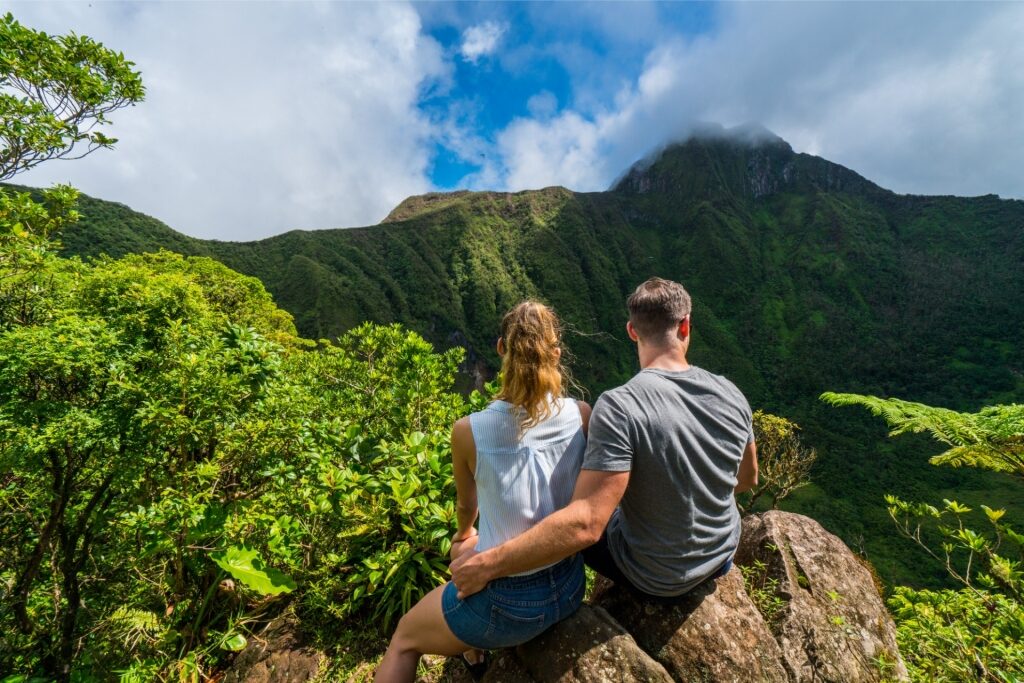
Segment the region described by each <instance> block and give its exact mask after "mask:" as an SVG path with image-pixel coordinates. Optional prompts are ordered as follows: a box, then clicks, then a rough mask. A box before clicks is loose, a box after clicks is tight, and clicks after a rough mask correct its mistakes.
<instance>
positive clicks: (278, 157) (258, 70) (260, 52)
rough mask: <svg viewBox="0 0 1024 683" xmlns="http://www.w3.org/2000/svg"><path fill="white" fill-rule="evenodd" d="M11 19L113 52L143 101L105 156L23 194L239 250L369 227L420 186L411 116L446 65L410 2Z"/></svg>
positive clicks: (120, 123) (423, 138)
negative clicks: (300, 234) (76, 192)
mask: <svg viewBox="0 0 1024 683" xmlns="http://www.w3.org/2000/svg"><path fill="white" fill-rule="evenodd" d="M14 10H15V13H16V16H17V17H18V19H19V21H21V22H22V23H24V24H26V25H28V26H32V27H35V28H42V29H44V30H47V31H49V32H51V33H65V32H67V31H69V30H74V31H75V32H78V33H84V34H86V35H90V36H92V37H94V38H96V39H98V40H101V41H103V42H104V43H105V44H107V45H109V46H111V47H114V48H115V49H117V50H120V51H123V52H124V53H125V54H126V55H128V57H129V58H130V59H133V60H134V61H135V62H136V63H137V65H138V68H139V69H141V71H142V74H143V81H144V83H145V84H146V87H147V97H146V101H145V102H143V103H142V104H141V105H139V106H138V107H135V108H134V109H131V110H127V111H121V112H118V113H116V114H115V116H114V117H113V118H114V125H113V126H112V127H111V132H112V134H113V135H115V136H116V137H118V138H120V140H121V142H120V143H118V146H117V148H116V149H115V150H114V151H113V152H109V151H100V152H97V153H95V154H93V155H92V156H90V157H87V158H86V159H84V160H81V161H76V162H72V163H66V164H65V163H57V162H53V163H50V164H45V165H43V166H41V167H39V169H37V170H35V171H32V172H30V173H26V174H23V175H20V176H18V178H17V180H18V182H21V183H26V184H33V185H48V184H51V183H53V182H68V181H70V182H72V183H73V184H74V185H76V186H77V187H79V188H80V189H82V190H83V191H84V192H86V193H87V194H90V195H94V196H97V197H101V198H103V199H110V200H116V201H121V202H124V203H126V204H128V205H130V206H131V207H132V208H134V209H136V210H138V211H142V212H144V213H148V214H151V215H153V216H155V217H157V218H159V219H161V220H163V221H164V222H166V223H168V224H169V225H170V226H171V227H173V228H175V229H176V230H180V231H184V232H186V233H189V234H192V235H197V236H202V237H215V238H218V239H229V240H248V239H255V238H259V237H264V236H267V235H270V234H274V233H279V232H284V231H285V230H288V229H291V228H327V227H347V226H352V225H367V224H372V223H375V222H377V221H379V220H380V219H381V218H382V217H383V216H384V215H386V214H387V212H388V211H389V210H390V209H392V208H394V206H395V205H397V204H398V203H399V202H400V201H401V200H402V199H404V198H405V197H407V196H408V195H410V194H416V193H422V192H425V191H427V190H429V189H430V182H429V180H428V175H427V174H428V170H429V165H430V160H431V157H430V154H431V150H432V136H433V128H432V125H431V124H430V122H429V121H428V120H427V119H426V117H424V115H423V114H422V113H421V112H420V110H419V109H418V108H417V103H418V101H419V99H420V97H421V96H422V94H423V92H424V90H425V89H427V88H430V87H437V86H438V84H441V85H443V83H444V80H445V78H446V77H447V74H448V69H449V66H448V64H446V62H445V59H444V57H443V50H442V48H441V46H440V45H438V44H437V42H436V41H434V40H433V39H431V38H429V37H428V36H425V35H424V34H423V32H422V31H421V25H420V20H419V16H418V15H417V13H416V12H415V10H413V9H412V8H411V7H409V6H406V5H394V4H385V3H344V4H343V3H331V4H324V5H317V4H309V3H294V4H292V3H288V4H279V3H251V4H250V3H247V4H245V5H241V4H236V3H166V4H164V3H138V4H127V5H126V4H113V3H103V2H95V3H92V4H91V5H87V4H86V3H77V4H48V3H39V4H24V5H16V6H15V7H14Z"/></svg>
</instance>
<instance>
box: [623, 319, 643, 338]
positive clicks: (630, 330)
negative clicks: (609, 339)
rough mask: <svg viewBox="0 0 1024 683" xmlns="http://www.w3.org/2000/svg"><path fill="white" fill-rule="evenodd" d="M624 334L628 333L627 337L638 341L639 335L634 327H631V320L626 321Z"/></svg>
mask: <svg viewBox="0 0 1024 683" xmlns="http://www.w3.org/2000/svg"><path fill="white" fill-rule="evenodd" d="M626 334H628V335H629V338H630V339H632V340H633V341H635V342H638V341H640V335H638V334H637V333H636V328H635V327H633V321H632V320H629V321H626Z"/></svg>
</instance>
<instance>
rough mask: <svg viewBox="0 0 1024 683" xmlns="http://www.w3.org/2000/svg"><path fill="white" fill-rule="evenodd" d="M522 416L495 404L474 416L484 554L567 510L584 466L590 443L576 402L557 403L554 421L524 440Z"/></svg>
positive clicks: (471, 421)
mask: <svg viewBox="0 0 1024 683" xmlns="http://www.w3.org/2000/svg"><path fill="white" fill-rule="evenodd" d="M520 415H521V410H520V409H519V408H517V407H516V406H514V405H512V404H511V403H508V402H507V401H494V402H493V403H491V404H490V405H489V406H487V408H485V409H484V410H481V411H480V412H477V413H473V414H472V415H470V416H469V424H470V428H471V429H472V432H473V441H474V443H475V444H476V472H475V473H474V475H473V478H474V479H475V480H476V496H477V506H478V507H479V508H480V522H479V527H480V529H479V533H480V538H479V540H478V541H477V546H476V547H477V550H478V551H480V552H483V551H484V550H487V549H488V548H493V547H494V546H497V545H501V544H502V543H504V542H505V541H507V540H509V539H511V538H514V537H515V536H518V535H519V534H521V533H522V532H524V531H526V530H527V529H529V528H530V527H532V526H533V525H534V524H536V523H537V522H539V521H540V520H542V519H544V518H545V517H547V516H548V515H550V514H551V513H552V512H554V511H555V510H559V509H561V508H563V507H565V506H566V505H568V503H569V500H570V499H572V492H573V489H574V488H575V486H576V477H577V475H579V473H580V468H581V466H582V464H583V451H584V450H585V447H586V439H585V437H584V436H583V421H582V418H581V416H580V409H579V406H578V405H577V404H576V401H575V400H573V399H571V398H559V399H552V402H551V416H550V417H549V418H548V419H546V420H544V421H543V422H540V423H539V424H536V425H534V426H533V427H530V428H529V429H528V430H526V432H524V433H523V434H522V435H520V433H519V416H520ZM548 566H550V565H548ZM544 568H545V567H537V569H534V570H532V571H538V570H540V569H544ZM524 573H525V574H529V573H532V572H524Z"/></svg>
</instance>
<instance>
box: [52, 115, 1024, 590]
mask: <svg viewBox="0 0 1024 683" xmlns="http://www.w3.org/2000/svg"><path fill="white" fill-rule="evenodd" d="M81 209H82V212H83V214H84V216H85V218H84V219H83V220H82V221H81V223H80V224H79V225H78V226H76V227H75V228H73V229H72V230H70V231H69V232H68V233H67V234H66V235H65V236H64V243H65V248H66V251H68V252H69V253H75V254H81V255H95V254H98V253H104V252H105V253H109V254H112V255H119V254H122V253H127V252H134V251H146V250H153V249H156V248H161V247H163V248H168V249H172V250H175V251H180V252H183V253H189V254H204V255H210V256H214V257H215V258H217V259H219V260H221V261H223V262H224V263H226V264H227V265H229V266H230V267H232V268H234V269H236V270H239V271H241V272H243V273H246V274H249V275H254V276H256V277H258V278H260V279H261V280H262V281H263V282H264V283H265V285H266V286H267V288H268V289H269V290H270V291H271V292H272V293H273V294H274V296H275V297H276V299H277V301H278V303H279V304H280V305H281V306H282V307H283V308H285V309H287V310H289V311H291V312H292V313H293V314H294V315H295V318H296V324H297V326H298V328H299V330H300V331H301V332H302V333H304V334H306V335H307V336H313V337H320V336H333V335H336V334H338V333H340V332H342V331H344V330H346V329H348V328H350V327H352V326H354V325H355V324H356V323H358V322H360V321H362V320H375V321H380V322H392V321H399V322H402V323H405V324H406V325H408V326H410V327H412V328H413V329H416V330H417V331H419V332H421V333H423V334H424V335H426V336H427V337H428V338H429V339H432V340H434V341H435V342H436V343H439V344H441V345H452V344H459V345H464V346H466V347H467V348H468V349H469V350H470V354H469V362H468V364H467V369H468V370H469V371H471V372H475V373H478V374H486V373H487V372H489V368H493V367H494V365H495V362H496V357H495V355H494V352H493V350H492V348H491V347H492V345H493V342H494V338H495V335H496V331H497V328H498V320H499V318H500V315H501V313H502V312H503V311H504V310H505V309H506V308H507V307H509V306H510V305H512V304H513V303H515V302H516V301H518V300H520V299H522V298H523V297H526V296H531V297H540V298H542V299H544V300H546V301H548V302H549V303H551V304H552V305H554V306H555V307H556V309H557V310H558V311H559V312H560V313H561V314H562V316H563V317H564V318H565V320H566V321H567V323H568V324H569V326H570V329H571V333H570V335H569V337H568V342H569V344H570V347H571V351H572V352H573V355H574V357H575V362H574V372H575V374H576V376H577V378H578V379H579V380H580V381H581V383H583V384H584V385H585V386H586V387H587V388H588V389H590V391H591V394H592V397H593V396H596V393H597V392H599V391H600V390H602V389H604V388H607V387H609V386H612V385H614V384H617V383H619V382H621V381H623V380H625V379H626V378H627V377H629V376H630V375H631V374H632V373H633V372H634V371H635V368H636V360H635V356H634V350H633V348H632V346H631V345H630V343H629V342H628V340H627V338H626V336H625V332H624V329H623V325H624V321H625V312H624V300H625V297H626V295H627V294H628V293H629V291H631V290H632V288H633V287H634V286H635V285H636V284H637V283H639V282H640V281H642V280H643V279H645V278H646V277H648V276H650V275H653V274H657V275H662V276H664V277H670V278H673V279H678V280H680V281H681V282H683V283H684V284H685V285H686V286H687V288H688V289H689V290H690V291H691V293H692V294H693V296H694V299H695V311H694V322H693V325H694V343H693V347H692V348H693V351H692V353H693V359H694V361H695V362H696V363H698V364H700V365H703V366H705V367H708V368H709V369H712V370H714V371H716V372H721V373H723V374H725V375H727V376H728V377H730V378H731V379H733V380H734V381H735V382H736V383H737V384H738V385H739V386H740V387H741V388H742V389H743V390H744V391H745V392H746V393H747V395H748V396H749V397H750V399H751V402H752V404H754V405H755V406H759V407H764V408H766V409H768V410H771V411H773V412H778V413H780V414H783V415H786V416H787V417H790V418H792V419H795V420H796V421H797V422H799V423H801V424H802V425H803V426H804V428H805V432H806V439H807V440H808V441H809V442H810V443H811V444H812V445H815V446H817V447H818V448H819V450H820V451H821V459H820V462H819V465H818V467H817V469H816V472H815V475H814V478H815V485H814V486H813V487H810V488H808V489H805V490H804V491H802V492H801V495H800V496H799V497H797V499H796V500H794V501H793V502H792V504H791V506H792V507H794V508H796V509H799V510H801V511H803V512H807V513H809V514H812V515H813V516H815V517H817V518H818V519H820V520H821V521H822V522H823V523H825V524H826V525H827V526H829V527H830V528H831V529H833V530H834V531H836V532H837V533H839V534H840V535H841V536H842V537H843V538H844V539H845V540H846V541H847V542H848V543H850V544H851V545H853V546H854V547H857V546H860V545H862V546H863V547H864V549H865V551H866V552H867V553H868V556H869V557H870V558H871V559H872V560H874V561H875V563H876V564H877V565H878V567H879V569H880V571H881V572H882V574H883V576H885V577H886V578H887V579H892V580H898V581H900V582H905V583H918V584H929V583H933V582H935V581H938V580H940V579H939V577H940V576H941V575H942V573H941V571H940V570H939V569H938V568H934V570H933V568H932V567H930V565H928V564H927V563H924V562H921V561H919V560H920V559H921V558H919V557H917V556H915V555H913V554H912V553H911V550H910V546H909V544H907V543H905V542H904V541H902V540H901V539H897V538H893V531H892V527H891V525H890V523H889V521H888V518H887V516H886V513H885V510H884V504H883V501H882V499H881V495H882V493H883V492H893V493H897V494H900V495H901V496H904V497H907V498H912V499H926V500H930V501H933V502H936V501H937V500H938V499H941V497H950V498H953V497H956V498H958V499H961V500H966V501H969V502H971V503H975V504H976V503H978V502H980V501H987V502H988V503H989V504H990V505H1000V504H1003V503H1005V502H1013V501H1012V499H1011V498H1010V496H1011V495H1012V494H1011V491H1010V489H1009V488H1008V487H1004V486H1003V483H1002V482H1001V481H1000V480H999V479H998V478H996V477H992V476H988V475H984V474H979V473H967V472H963V471H955V470H942V469H938V468H934V467H931V466H929V465H928V464H927V463H926V456H927V455H928V454H931V453H932V452H933V450H932V449H933V447H932V446H930V445H929V444H927V443H925V442H924V441H923V440H921V441H917V440H914V439H904V440H901V441H896V442H889V441H887V440H886V439H885V435H884V431H883V430H882V429H881V428H880V427H879V425H878V424H876V421H875V420H872V419H871V418H869V417H867V416H865V415H862V414H860V413H858V412H856V411H854V410H838V409H835V408H828V407H825V406H823V405H821V404H819V403H818V401H817V396H818V394H820V393H821V392H822V391H825V390H837V391H850V392H858V393H874V394H879V395H884V396H900V397H903V398H907V399H911V400H919V401H924V402H927V403H931V404H937V405H945V406H949V407H953V408H958V409H974V408H977V407H979V406H980V405H983V404H988V403H995V402H1011V401H1021V400H1024V305H1022V304H1024V294H1022V293H1024V202H1020V201H1006V200H1001V199H999V198H998V197H994V196H986V197H976V198H958V197H918V196H903V195H896V194H893V193H891V192H889V191H887V190H884V189H882V188H880V187H878V186H876V185H874V184H873V183H871V182H870V181H868V180H866V179H864V178H862V177H861V176H859V175H857V174H856V173H854V172H853V171H850V170H848V169H845V168H843V167H841V166H838V165H836V164H833V163H830V162H828V161H826V160H823V159H820V158H817V157H813V156H809V155H805V154H796V153H794V152H793V151H792V149H791V148H790V147H789V145H787V144H786V143H785V142H783V141H782V140H780V139H778V138H775V137H774V136H770V135H769V134H766V133H761V134H758V135H755V136H749V135H748V136H747V137H746V139H740V138H738V137H727V136H725V135H722V134H707V135H704V136H702V137H698V138H693V139H690V140H688V141H686V142H685V143H682V144H678V145H675V146H672V147H670V148H667V149H666V150H664V151H663V152H662V153H661V154H660V155H659V156H658V157H657V158H656V159H653V160H652V161H649V162H645V163H642V164H638V165H637V166H636V167H634V168H633V169H631V170H630V171H629V172H628V173H627V174H626V175H625V176H624V177H623V178H622V179H621V180H620V181H619V182H618V183H617V184H616V186H615V187H614V188H613V189H612V190H610V191H608V192H601V193H573V192H570V191H568V190H565V189H562V188H547V189H544V190H538V191H529V192H520V193H515V194H507V193H495V192H479V193H470V192H458V193H451V194H431V195H426V196H422V197H413V198H410V199H408V200H406V201H405V202H403V203H402V204H401V205H400V206H399V207H397V208H396V209H395V210H394V211H393V212H392V214H391V215H390V216H389V217H388V218H387V219H386V220H385V221H384V222H383V223H382V224H380V225H377V226H372V227H366V228H357V229H344V230H322V231H315V232H290V233H287V234H284V235H280V236H277V237H273V238H270V239H266V240H262V241H259V242H249V243H226V242H213V241H201V240H194V239H191V238H187V237H184V236H182V235H179V234H178V233H175V232H173V231H172V230H170V229H169V228H167V227H166V226H163V225H162V224H160V223H159V222H157V221H154V220H153V219H150V218H147V217H145V216H141V215H140V214H136V213H134V212H131V211H130V210H129V209H127V208H126V207H122V206H120V205H115V204H109V203H106V202H101V201H98V200H93V199H87V198H86V199H83V201H82V207H81ZM1018 504H1019V502H1018ZM1013 514H1014V512H1013V510H1011V515H1013ZM861 539H863V543H861Z"/></svg>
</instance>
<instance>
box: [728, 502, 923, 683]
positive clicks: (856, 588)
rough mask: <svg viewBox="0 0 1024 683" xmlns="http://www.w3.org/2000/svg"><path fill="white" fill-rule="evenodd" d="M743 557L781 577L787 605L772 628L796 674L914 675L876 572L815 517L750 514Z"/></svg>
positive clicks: (811, 677) (838, 677) (808, 677)
mask: <svg viewBox="0 0 1024 683" xmlns="http://www.w3.org/2000/svg"><path fill="white" fill-rule="evenodd" d="M736 563H737V564H739V565H743V566H748V567H755V566H761V565H755V563H763V568H762V569H761V570H756V569H755V571H763V572H764V576H765V577H766V578H767V579H768V580H769V581H770V580H772V579H774V580H777V581H778V586H777V589H776V591H775V592H776V595H777V596H778V597H779V598H781V599H782V600H783V601H784V605H783V606H781V608H780V609H779V610H778V614H777V615H776V616H775V617H774V618H773V619H772V623H771V629H772V632H773V634H774V635H775V637H776V639H777V641H778V643H779V646H780V647H781V649H782V656H783V661H784V662H785V666H786V669H787V670H788V672H789V674H790V678H791V680H793V681H796V682H799V683H802V682H803V681H814V682H815V683H818V682H821V683H827V682H830V681H835V682H837V683H838V682H840V681H841V682H844V683H847V682H848V683H857V682H859V681H881V680H882V679H883V678H885V679H893V678H895V679H898V680H904V679H906V678H907V670H906V667H905V666H904V664H903V660H902V659H901V658H900V655H899V650H898V649H897V646H896V626H895V624H894V623H893V621H892V618H891V617H890V616H889V613H888V611H887V610H886V608H885V604H884V603H883V602H882V598H881V596H879V594H878V590H877V589H876V587H875V584H874V581H873V577H872V575H871V572H870V571H868V569H867V568H866V567H865V566H864V565H863V564H862V562H861V561H859V560H858V559H857V557H856V556H855V555H854V554H853V553H852V552H851V551H850V549H849V548H847V547H846V545H845V544H843V542H842V541H840V540H839V539H838V538H837V537H835V536H834V535H832V534H830V533H828V532H827V531H825V529H823V528H822V527H821V525H820V524H818V523H817V522H815V521H814V520H813V519H810V518H808V517H804V516H802V515H796V514H792V513H788V512H781V511H777V510H773V511H770V512H765V513H762V514H759V515H751V516H749V517H746V518H745V519H744V520H743V536H742V538H741V540H740V545H739V549H738V550H737V552H736ZM883 661H884V663H883Z"/></svg>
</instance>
